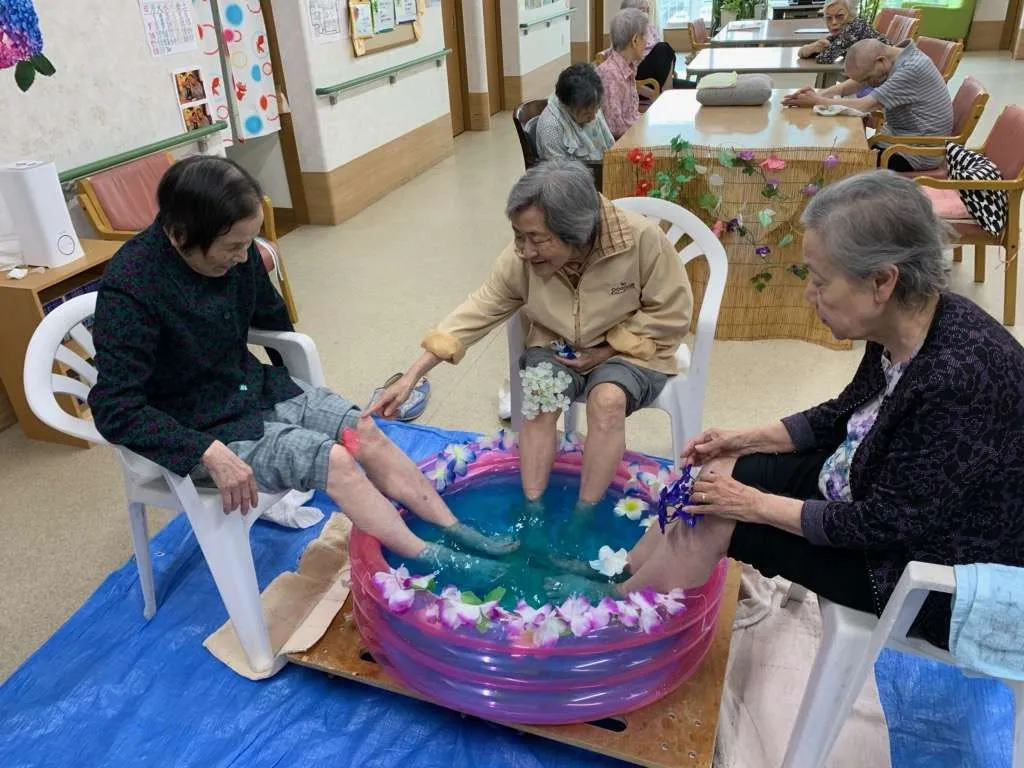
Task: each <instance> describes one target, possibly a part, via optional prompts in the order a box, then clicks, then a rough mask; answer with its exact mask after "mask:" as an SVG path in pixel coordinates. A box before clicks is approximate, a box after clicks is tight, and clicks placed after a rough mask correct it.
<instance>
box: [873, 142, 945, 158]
mask: <svg viewBox="0 0 1024 768" xmlns="http://www.w3.org/2000/svg"><path fill="white" fill-rule="evenodd" d="M885 151H886V152H890V151H891V152H892V153H894V154H895V153H897V152H899V153H900V154H904V155H921V156H923V157H945V156H946V147H945V146H941V147H924V146H922V147H912V146H910V145H909V144H890V145H889V146H888V147H886V148H885Z"/></svg>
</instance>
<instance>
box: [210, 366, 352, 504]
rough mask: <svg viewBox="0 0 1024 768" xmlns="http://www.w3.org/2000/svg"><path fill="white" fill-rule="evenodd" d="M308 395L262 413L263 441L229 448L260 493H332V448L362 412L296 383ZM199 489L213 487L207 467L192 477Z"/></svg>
mask: <svg viewBox="0 0 1024 768" xmlns="http://www.w3.org/2000/svg"><path fill="white" fill-rule="evenodd" d="M295 383H296V384H298V386H299V387H301V388H302V390H303V392H302V394H301V395H297V396H296V397H293V398H291V399H290V400H283V401H281V402H280V403H278V404H277V405H275V406H274V407H273V409H271V410H269V411H264V412H263V437H261V438H259V439H257V440H238V441H236V442H233V443H228V448H230V449H231V450H232V451H233V452H234V453H236V454H237V455H238V457H239V458H240V459H241V460H242V461H244V462H245V463H246V464H248V465H249V466H250V467H252V471H253V474H254V475H255V476H256V485H257V486H259V489H260V490H261V491H266V492H267V493H279V492H281V491H287V490H291V489H295V490H296V491H311V490H313V489H315V488H320V489H325V488H327V464H328V459H329V457H330V453H331V448H332V447H333V446H334V444H335V443H336V442H338V436H339V435H340V434H341V430H342V428H344V427H353V428H354V427H355V426H356V423H357V422H358V421H359V407H358V406H357V405H356V404H355V403H353V402H352V401H351V400H346V399H345V398H344V397H342V396H341V395H338V394H336V393H334V392H332V391H331V390H329V389H327V388H326V387H311V386H310V385H309V384H307V383H305V382H303V381H298V380H296V381H295ZM191 477H192V479H193V480H194V481H195V482H196V483H197V484H199V485H210V483H211V479H210V474H209V472H207V471H206V467H204V466H203V465H202V464H200V465H199V466H198V467H197V468H196V469H194V470H193V471H192V473H191Z"/></svg>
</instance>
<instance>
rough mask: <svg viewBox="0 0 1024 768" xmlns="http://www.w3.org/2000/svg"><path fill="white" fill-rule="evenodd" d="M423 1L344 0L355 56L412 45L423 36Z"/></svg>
mask: <svg viewBox="0 0 1024 768" xmlns="http://www.w3.org/2000/svg"><path fill="white" fill-rule="evenodd" d="M424 11H425V3H424V0H348V19H349V28H350V29H351V30H352V50H353V52H354V53H355V55H356V56H365V55H366V54H368V53H377V52H378V51H386V50H388V49H389V48H397V47H398V46H400V45H408V44H410V43H415V42H416V41H417V40H419V39H420V37H421V36H422V34H423V13H424Z"/></svg>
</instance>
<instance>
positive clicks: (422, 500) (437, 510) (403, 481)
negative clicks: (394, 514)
mask: <svg viewBox="0 0 1024 768" xmlns="http://www.w3.org/2000/svg"><path fill="white" fill-rule="evenodd" d="M356 431H357V433H358V435H359V439H358V441H357V443H358V448H357V449H356V453H355V458H356V459H357V460H358V461H359V463H360V464H362V466H363V469H364V470H365V471H366V475H367V477H369V478H370V481H371V482H372V483H373V485H375V486H376V487H377V488H378V489H380V491H381V492H382V493H383V494H385V495H386V496H388V497H389V498H392V499H394V500H395V501H397V502H399V503H400V504H401V505H402V506H404V507H405V508H406V509H408V510H409V511H410V512H412V513H413V514H415V515H416V516H417V517H420V518H422V519H423V520H426V521H427V522H430V523H433V524H434V525H437V526H439V527H441V528H444V529H445V532H446V533H448V534H449V535H450V536H451V537H452V538H454V539H455V540H457V541H459V542H461V543H463V544H465V545H466V546H467V547H469V548H471V549H475V550H477V551H478V552H483V553H485V554H489V555H501V554H506V553H508V552H511V551H512V550H514V549H515V548H516V547H517V546H518V544H517V543H516V541H515V540H514V539H512V538H511V537H508V536H494V537H491V536H485V535H484V534H482V533H480V532H479V531H477V530H476V529H474V528H471V527H470V526H468V525H464V524H462V523H460V522H459V521H458V520H457V519H456V517H455V515H453V514H452V511H451V510H450V509H449V508H448V505H447V504H445V503H444V500H443V499H442V498H441V497H440V496H439V495H438V493H437V491H436V490H435V489H434V486H433V485H432V484H431V483H430V481H429V480H427V478H425V477H424V476H423V473H422V472H420V470H419V468H418V467H417V466H416V465H415V464H413V463H412V460H411V459H410V458H409V457H408V456H406V455H405V454H404V453H402V451H401V450H399V448H398V446H397V445H395V444H394V443H392V442H391V441H390V440H388V438H387V436H386V435H385V434H384V433H383V432H381V431H380V429H379V428H378V427H377V425H376V424H374V422H373V420H372V419H360V420H359V425H358V426H357V428H356Z"/></svg>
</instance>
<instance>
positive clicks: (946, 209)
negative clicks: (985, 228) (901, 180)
mask: <svg viewBox="0 0 1024 768" xmlns="http://www.w3.org/2000/svg"><path fill="white" fill-rule="evenodd" d="M921 191H922V192H924V193H925V195H927V196H928V199H929V200H931V203H932V208H934V209H935V215H936V216H938V217H939V218H940V219H945V220H946V221H970V220H971V214H970V213H969V212H968V211H967V206H966V205H964V201H963V200H962V199H961V198H960V193H959V192H957V191H956V190H955V189H933V188H931V187H921Z"/></svg>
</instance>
